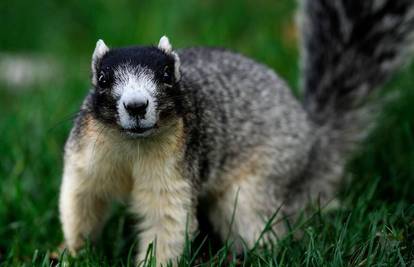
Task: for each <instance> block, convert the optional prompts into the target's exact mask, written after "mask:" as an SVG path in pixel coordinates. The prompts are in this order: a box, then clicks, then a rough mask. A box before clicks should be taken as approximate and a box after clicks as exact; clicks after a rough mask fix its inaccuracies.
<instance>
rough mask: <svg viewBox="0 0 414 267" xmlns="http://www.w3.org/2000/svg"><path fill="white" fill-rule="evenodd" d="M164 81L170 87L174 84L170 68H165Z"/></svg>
mask: <svg viewBox="0 0 414 267" xmlns="http://www.w3.org/2000/svg"><path fill="white" fill-rule="evenodd" d="M163 80H164V84H168V85H170V84H171V83H172V76H171V72H170V68H169V67H168V66H165V68H164V74H163Z"/></svg>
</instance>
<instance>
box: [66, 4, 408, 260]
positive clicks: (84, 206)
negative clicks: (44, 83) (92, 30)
mask: <svg viewBox="0 0 414 267" xmlns="http://www.w3.org/2000/svg"><path fill="white" fill-rule="evenodd" d="M299 9H300V12H299V16H298V23H299V29H300V39H301V87H302V90H303V92H304V97H303V100H299V99H297V98H296V97H295V96H294V95H293V94H292V92H291V90H290V89H289V87H288V85H287V84H286V83H285V82H284V81H283V80H282V79H281V78H280V77H279V76H278V75H277V74H276V73H275V72H274V71H273V70H272V69H270V68H269V67H267V66H265V65H263V64H260V63H257V62H256V61H254V60H252V59H249V58H247V57H245V56H243V55H240V54H238V53H234V52H231V51H229V50H225V49H219V48H206V47H196V48H186V49H178V50H174V49H173V48H172V45H171V43H170V41H169V39H168V38H167V37H165V36H163V37H161V39H160V40H159V44H158V46H132V47H125V48H109V47H108V46H107V45H106V44H105V43H104V41H102V40H98V42H97V43H96V48H95V50H94V52H93V55H92V64H91V68H92V81H91V83H92V86H91V90H90V91H89V93H88V94H87V96H86V98H85V100H84V102H83V104H82V106H81V108H80V111H79V113H78V116H77V118H76V119H75V122H74V126H73V128H72V130H71V132H70V136H69V138H68V140H67V142H66V145H65V151H64V169H63V178H62V184H61V190H60V200H59V201H60V202H59V209H60V219H61V223H62V227H63V233H64V238H65V243H66V246H67V247H68V249H69V251H70V252H71V253H73V254H75V253H76V251H77V250H78V249H80V248H81V247H82V245H83V244H84V242H85V239H90V240H92V241H93V240H96V239H97V238H98V236H99V234H100V232H101V230H102V227H103V225H104V223H105V220H106V218H107V217H108V206H109V205H110V203H111V202H112V201H114V200H119V201H125V202H126V203H127V204H128V205H129V207H130V211H131V212H132V213H133V214H136V215H137V216H139V217H140V220H139V224H138V229H139V230H140V233H139V234H138V235H139V240H140V242H139V247H138V253H137V262H140V261H142V260H143V259H144V258H145V254H146V251H147V247H148V246H149V244H151V243H153V244H155V246H156V252H155V256H156V259H157V262H158V263H159V264H166V263H168V262H172V264H176V263H175V262H176V261H177V258H178V257H179V256H180V255H181V253H182V252H183V248H184V244H185V240H186V234H187V233H188V234H189V235H190V236H191V235H192V234H193V233H195V232H196V231H197V228H198V222H197V217H196V212H197V210H199V209H202V211H203V212H204V213H205V214H206V215H207V217H208V218H209V220H210V223H211V225H212V230H213V231H214V232H216V233H217V234H218V235H219V236H220V237H221V238H222V239H223V240H226V238H229V239H230V240H231V241H232V242H231V243H232V245H233V247H234V249H235V251H238V252H240V251H241V250H242V249H244V247H245V246H247V247H248V248H251V247H253V246H254V245H255V243H256V241H257V240H258V238H259V236H260V235H261V234H262V232H263V230H264V228H265V225H266V223H267V222H268V220H270V219H274V223H272V224H271V228H272V229H271V230H272V231H269V232H272V233H276V234H277V235H283V234H284V233H285V232H286V231H287V229H285V225H284V224H283V223H277V221H280V220H281V219H283V218H284V217H285V216H290V215H294V214H297V213H298V212H299V211H300V210H301V209H303V208H305V207H306V206H307V205H309V203H310V202H311V201H314V200H318V201H321V203H327V202H329V201H330V200H332V199H334V198H335V195H336V190H337V187H338V183H339V182H340V181H341V178H342V177H343V176H344V166H345V164H346V162H347V158H348V157H349V155H350V154H352V152H353V151H355V149H356V147H358V144H359V143H360V141H361V140H363V138H364V137H365V136H366V134H367V133H368V132H369V129H370V127H368V126H369V125H372V123H373V122H375V114H374V112H371V109H370V107H371V106H372V105H371V104H369V102H368V98H369V97H370V96H371V95H372V94H373V93H375V92H377V91H378V90H379V89H380V88H381V87H382V85H383V84H384V83H385V82H387V81H388V80H389V79H390V77H392V75H393V74H394V73H395V72H396V71H398V70H399V69H400V67H401V66H402V65H403V63H405V62H406V61H407V58H409V56H410V54H411V52H412V48H413V47H414V46H413V45H412V44H413V38H414V34H413V33H414V2H413V1H412V0H399V1H394V0H364V1H360V0H302V1H300V8H299ZM200 203H205V204H203V206H202V207H201V204H200ZM264 234H265V238H264V240H274V235H271V234H267V232H266V233H264Z"/></svg>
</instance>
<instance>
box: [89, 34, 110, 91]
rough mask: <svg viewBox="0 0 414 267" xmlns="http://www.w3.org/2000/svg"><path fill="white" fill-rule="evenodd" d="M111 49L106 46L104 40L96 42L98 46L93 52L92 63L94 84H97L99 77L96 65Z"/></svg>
mask: <svg viewBox="0 0 414 267" xmlns="http://www.w3.org/2000/svg"><path fill="white" fill-rule="evenodd" d="M108 51H109V48H108V47H107V46H106V44H105V43H104V41H103V40H101V39H99V40H98V41H97V42H96V47H95V50H94V51H93V54H92V63H91V67H92V83H93V84H94V85H96V83H97V78H96V72H97V70H96V67H97V64H98V63H99V61H100V60H101V58H102V57H103V56H104V55H105V54H106V53H107V52H108Z"/></svg>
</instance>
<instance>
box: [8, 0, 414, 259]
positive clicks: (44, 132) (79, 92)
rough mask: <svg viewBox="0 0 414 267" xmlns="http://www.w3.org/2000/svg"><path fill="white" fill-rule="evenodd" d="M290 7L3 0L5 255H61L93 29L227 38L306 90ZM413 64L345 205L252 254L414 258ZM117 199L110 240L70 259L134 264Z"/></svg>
mask: <svg viewBox="0 0 414 267" xmlns="http://www.w3.org/2000/svg"><path fill="white" fill-rule="evenodd" d="M295 8H296V2H295V1H293V0H274V1H271V0H266V1H265V0H246V1H239V0H226V1H220V0H200V1H196V0H185V1H184V0H177V1H166V0H152V1H126V0H120V1H103V0H101V1H100V0H92V1H80V0H78V1H74V0H69V1H26V0H16V1H1V2H0V266H3V265H4V266H8V265H13V266H15V265H22V264H26V265H43V266H49V265H50V264H59V263H61V261H60V260H58V259H54V257H51V255H52V256H53V253H52V252H53V251H55V250H56V247H57V246H58V245H59V244H60V242H61V241H62V234H61V230H60V224H59V220H58V213H57V199H58V190H59V184H60V175H61V171H62V152H63V145H64V142H65V138H66V137H67V135H68V132H69V130H70V127H71V121H72V118H73V115H74V114H75V113H76V111H77V110H78V108H79V106H80V103H81V102H82V99H83V97H84V96H85V94H86V93H87V90H88V88H89V84H90V81H89V75H90V70H89V66H90V58H91V54H92V51H93V49H94V46H95V43H96V41H97V39H98V38H102V39H104V40H105V42H106V43H107V44H108V45H109V46H113V47H117V46H126V45H132V44H156V43H157V42H158V40H159V38H160V37H161V36H162V35H164V34H166V35H167V36H169V37H170V40H171V42H172V44H173V46H175V47H176V48H183V47H190V46H199V45H206V46H221V47H226V48H230V49H232V50H235V51H238V52H240V53H242V54H245V55H247V56H250V57H252V58H254V59H256V60H258V61H260V62H262V63H265V64H267V65H269V66H271V67H272V68H273V69H275V70H276V71H277V72H278V73H279V74H280V75H281V76H282V77H283V78H284V79H286V80H287V82H288V83H289V84H290V86H291V88H292V89H293V90H294V92H295V94H296V95H298V96H299V97H300V92H299V90H298V88H299V86H298V84H299V83H298V77H299V71H298V47H297V42H298V40H297V39H298V36H297V30H296V27H295V23H294V16H295ZM413 74H414V67H412V66H411V67H408V68H407V69H406V70H405V71H403V72H402V73H401V74H400V75H398V77H397V78H396V79H394V80H393V81H392V82H391V83H390V84H389V85H388V86H387V87H388V88H387V91H389V92H393V93H394V95H395V96H396V97H395V99H394V100H393V101H391V103H390V104H387V105H386V107H384V112H383V114H382V115H381V116H380V120H379V124H378V127H377V128H376V130H375V131H374V132H373V134H372V135H371V136H370V138H369V139H368V140H367V141H366V142H365V143H364V146H363V148H362V149H361V150H360V151H359V152H358V153H357V155H355V157H354V159H353V160H352V161H351V164H350V166H349V168H348V169H349V172H348V177H350V179H347V182H345V183H344V185H343V187H342V190H341V192H342V193H341V195H340V196H341V200H342V202H343V205H342V207H341V209H339V210H337V211H334V212H332V213H329V214H322V213H320V212H318V210H317V209H316V210H315V214H317V216H314V217H313V218H311V219H310V220H307V221H305V222H302V223H301V224H299V225H298V226H297V228H295V229H299V230H300V231H301V232H302V233H303V237H302V239H301V240H300V241H299V240H297V239H296V238H294V237H293V236H294V235H291V236H288V237H287V238H286V239H284V240H283V241H282V242H281V243H280V246H279V248H278V249H277V250H268V251H256V252H255V251H253V252H250V254H249V257H248V258H249V259H250V261H251V263H252V264H253V265H259V264H262V266H269V265H273V266H280V265H295V266H297V265H311V266H343V265H348V264H350V265H364V266H368V265H371V264H372V265H375V264H377V265H388V264H390V265H389V266H395V264H398V265H401V266H403V265H407V266H409V265H410V264H414V260H413V259H414V249H413V246H414V206H413V202H414V107H413V103H414V90H413V86H414V83H413V79H412V75H413ZM114 210H115V211H116V215H115V216H113V218H112V219H111V220H110V222H109V225H108V227H107V228H106V230H105V233H104V236H105V237H106V239H105V240H106V241H105V242H103V243H104V245H102V246H103V247H100V248H99V249H98V250H93V249H92V250H91V251H90V250H88V251H87V252H86V253H85V254H84V255H83V256H82V257H81V258H80V259H78V260H77V261H70V262H71V263H73V264H75V265H89V266H91V265H97V264H102V260H103V259H106V260H108V261H107V263H108V264H120V265H124V264H128V263H129V262H128V261H127V259H126V258H125V254H127V253H128V251H129V250H130V246H131V237H128V234H125V233H124V232H125V227H126V226H125V225H126V224H127V221H128V218H125V216H124V213H125V212H124V210H123V209H122V208H119V207H118V208H114ZM299 230H298V231H299ZM190 254H192V252H189V253H188V255H187V256H188V257H189V258H191V257H192V256H191V255H190ZM222 254H223V253H222ZM219 255H220V254H219ZM223 255H224V254H223ZM66 260H68V259H66ZM236 263H237V262H233V263H231V264H236Z"/></svg>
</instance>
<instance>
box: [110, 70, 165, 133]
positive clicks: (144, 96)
mask: <svg viewBox="0 0 414 267" xmlns="http://www.w3.org/2000/svg"><path fill="white" fill-rule="evenodd" d="M115 81H116V82H115V84H114V87H113V95H114V97H115V98H116V99H118V101H117V108H118V115H119V124H120V126H121V127H122V128H124V129H133V128H151V127H153V126H154V125H155V123H156V122H157V120H158V115H157V112H156V107H157V103H156V99H155V91H156V89H157V86H156V84H155V82H154V79H153V75H152V74H150V73H148V72H145V71H143V70H136V69H134V68H131V67H128V66H121V67H120V68H118V69H117V70H116V71H115ZM146 102H147V103H148V106H147V109H146V113H145V115H143V116H142V117H140V118H139V119H137V118H135V117H134V116H131V115H130V114H129V113H128V112H127V110H126V108H125V106H127V105H128V104H133V103H146ZM137 135H141V134H137ZM142 135H147V132H145V133H143V134H142Z"/></svg>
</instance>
